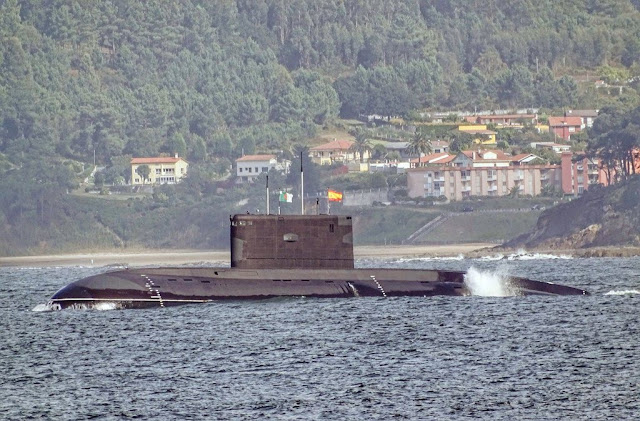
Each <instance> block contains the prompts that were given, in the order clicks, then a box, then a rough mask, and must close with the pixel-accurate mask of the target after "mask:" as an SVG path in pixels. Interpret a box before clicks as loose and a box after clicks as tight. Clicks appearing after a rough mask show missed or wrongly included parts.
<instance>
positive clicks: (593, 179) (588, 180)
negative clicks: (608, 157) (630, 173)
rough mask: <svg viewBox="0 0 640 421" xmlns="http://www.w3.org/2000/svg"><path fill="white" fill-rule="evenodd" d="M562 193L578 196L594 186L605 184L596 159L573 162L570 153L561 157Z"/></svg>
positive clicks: (565, 153)
mask: <svg viewBox="0 0 640 421" xmlns="http://www.w3.org/2000/svg"><path fill="white" fill-rule="evenodd" d="M561 166H562V192H563V193H564V194H566V195H574V196H579V195H581V194H582V193H584V192H585V191H587V190H589V186H592V185H594V184H605V185H606V184H607V183H606V176H605V174H604V172H603V170H602V169H601V167H600V163H599V161H598V160H596V159H589V158H584V159H582V160H579V161H577V162H573V154H572V153H571V152H563V153H562V155H561Z"/></svg>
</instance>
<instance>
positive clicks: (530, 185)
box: [407, 165, 562, 200]
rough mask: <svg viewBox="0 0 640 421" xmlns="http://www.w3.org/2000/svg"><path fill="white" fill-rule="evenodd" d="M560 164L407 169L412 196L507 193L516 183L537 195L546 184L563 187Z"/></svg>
mask: <svg viewBox="0 0 640 421" xmlns="http://www.w3.org/2000/svg"><path fill="white" fill-rule="evenodd" d="M561 176H562V171H561V169H560V166H559V165H523V166H511V165H510V166H501V167H424V168H415V169H411V170H409V171H407V187H408V190H409V191H408V193H409V197H412V198H415V197H438V196H446V197H447V199H449V200H462V199H464V198H465V197H469V196H506V195H508V194H510V193H511V191H512V189H513V188H514V187H516V186H517V188H518V193H519V194H521V195H525V194H526V195H532V196H536V195H539V194H540V193H541V192H542V189H543V188H544V187H545V186H547V185H552V186H554V187H555V188H557V189H560V187H561Z"/></svg>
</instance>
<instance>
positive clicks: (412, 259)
mask: <svg viewBox="0 0 640 421" xmlns="http://www.w3.org/2000/svg"><path fill="white" fill-rule="evenodd" d="M464 259H465V257H464V255H463V254H459V255H457V256H443V257H438V256H434V257H402V258H399V259H396V260H394V262H393V263H405V262H433V261H452V260H456V261H457V260H464Z"/></svg>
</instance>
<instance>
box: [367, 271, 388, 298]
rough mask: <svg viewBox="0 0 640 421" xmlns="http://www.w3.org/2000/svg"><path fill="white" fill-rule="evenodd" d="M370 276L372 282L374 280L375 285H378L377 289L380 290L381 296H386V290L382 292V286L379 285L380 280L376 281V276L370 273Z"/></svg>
mask: <svg viewBox="0 0 640 421" xmlns="http://www.w3.org/2000/svg"><path fill="white" fill-rule="evenodd" d="M370 278H371V280H373V282H375V283H376V285H378V289H379V290H380V292H381V293H382V296H383V297H386V296H387V293H386V292H384V288H382V285H380V282H378V280H377V279H376V276H375V275H371V276H370Z"/></svg>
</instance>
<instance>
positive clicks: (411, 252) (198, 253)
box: [0, 243, 640, 267]
mask: <svg viewBox="0 0 640 421" xmlns="http://www.w3.org/2000/svg"><path fill="white" fill-rule="evenodd" d="M520 250H522V249H506V248H501V247H496V245H495V244H491V243H470V244H446V245H387V246H382V245H376V246H356V247H354V258H355V259H367V258H369V259H376V258H377V259H381V258H433V257H457V256H464V257H466V258H479V257H485V256H495V255H500V254H502V255H504V254H512V253H518V252H519V251H520ZM524 251H525V252H526V253H541V254H553V255H567V256H573V257H579V258H591V257H632V256H640V247H628V246H627V247H624V246H621V247H594V248H587V249H557V250H553V249H544V248H539V249H538V248H532V249H524ZM230 260H231V254H230V252H229V251H227V250H211V251H202V250H166V249H165V250H135V251H130V252H122V251H103V252H92V253H68V254H54V255H33V256H6V257H0V267H50V266H86V267H102V266H131V267H134V266H179V265H188V264H208V265H211V266H220V265H222V266H228V265H229V261H230Z"/></svg>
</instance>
